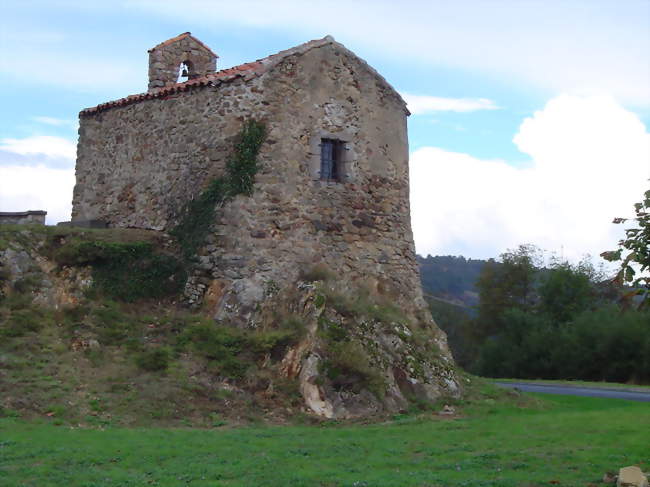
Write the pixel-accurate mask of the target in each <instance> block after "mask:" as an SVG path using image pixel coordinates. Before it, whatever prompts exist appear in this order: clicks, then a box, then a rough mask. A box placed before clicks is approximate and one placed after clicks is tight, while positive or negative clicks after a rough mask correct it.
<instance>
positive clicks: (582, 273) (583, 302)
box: [539, 260, 597, 324]
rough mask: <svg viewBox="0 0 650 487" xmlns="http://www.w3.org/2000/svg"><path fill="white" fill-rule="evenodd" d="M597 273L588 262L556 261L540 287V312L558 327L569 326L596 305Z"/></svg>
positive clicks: (546, 273) (545, 274) (543, 278)
mask: <svg viewBox="0 0 650 487" xmlns="http://www.w3.org/2000/svg"><path fill="white" fill-rule="evenodd" d="M595 277H596V272H595V270H594V268H593V266H592V265H591V263H590V262H589V261H588V260H583V261H582V262H580V263H579V264H578V265H572V264H570V263H569V262H566V261H565V262H554V263H553V264H552V265H551V267H550V268H549V269H548V270H547V271H546V272H545V273H544V275H543V277H542V279H541V281H542V282H541V285H540V286H539V311H540V312H541V313H542V314H545V315H547V316H548V317H550V318H551V319H552V321H553V322H554V323H556V324H561V323H566V322H568V321H570V320H572V319H573V317H574V316H576V315H577V314H579V313H581V312H582V311H585V310H586V309H588V308H590V307H591V305H593V304H594V303H595V302H596V299H597V296H596V287H595V285H594V280H595Z"/></svg>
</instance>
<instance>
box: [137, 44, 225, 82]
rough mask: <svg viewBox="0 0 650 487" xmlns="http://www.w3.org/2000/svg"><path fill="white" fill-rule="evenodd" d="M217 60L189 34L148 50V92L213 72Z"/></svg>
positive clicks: (213, 54) (214, 55) (203, 45)
mask: <svg viewBox="0 0 650 487" xmlns="http://www.w3.org/2000/svg"><path fill="white" fill-rule="evenodd" d="M217 58H218V56H217V55H216V54H215V53H213V52H212V51H211V50H210V48H209V47H208V46H206V45H205V44H203V43H202V42H201V41H200V40H198V39H197V38H196V37H194V36H192V35H191V34H190V33H189V32H185V33H184V34H181V35H179V36H177V37H174V38H172V39H169V40H166V41H165V42H163V43H161V44H158V45H157V46H156V47H154V48H152V49H149V89H150V90H151V89H153V88H161V87H164V86H172V85H174V84H176V83H177V82H178V80H179V77H180V78H185V79H183V81H188V80H192V79H196V78H199V77H201V76H205V75H206V74H209V73H213V72H214V71H216V69H217Z"/></svg>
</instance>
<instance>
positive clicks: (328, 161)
mask: <svg viewBox="0 0 650 487" xmlns="http://www.w3.org/2000/svg"><path fill="white" fill-rule="evenodd" d="M344 144H345V143H344V142H343V141H342V140H336V139H321V143H320V179H321V181H340V178H341V176H342V174H341V173H342V169H343V168H342V160H343V151H344V150H345V147H344Z"/></svg>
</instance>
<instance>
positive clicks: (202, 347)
mask: <svg viewBox="0 0 650 487" xmlns="http://www.w3.org/2000/svg"><path fill="white" fill-rule="evenodd" d="M246 342H247V340H246V337H245V334H244V332H242V331H241V330H239V329H237V328H233V327H228V326H218V325H216V324H214V323H200V324H197V325H193V326H191V327H189V328H188V329H187V330H185V331H184V332H183V333H182V334H181V335H180V336H179V338H178V341H177V344H178V346H179V347H180V348H181V349H182V348H186V347H191V348H192V349H194V350H195V351H196V352H198V353H199V354H200V355H202V356H203V357H205V358H206V359H208V360H209V361H210V362H212V363H213V365H214V366H215V367H216V368H217V369H218V370H219V372H220V373H222V374H223V375H225V376H228V377H232V378H235V379H239V378H242V377H243V376H244V373H245V372H246V368H247V366H246V364H244V363H243V362H242V361H241V360H239V359H238V355H239V354H240V353H241V352H242V350H243V349H244V348H245V346H246Z"/></svg>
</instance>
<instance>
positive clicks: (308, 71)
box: [73, 42, 424, 324]
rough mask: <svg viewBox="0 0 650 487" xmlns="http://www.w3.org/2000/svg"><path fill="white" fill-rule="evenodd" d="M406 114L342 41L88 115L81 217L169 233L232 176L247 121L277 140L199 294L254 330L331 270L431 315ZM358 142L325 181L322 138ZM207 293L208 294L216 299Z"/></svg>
mask: <svg viewBox="0 0 650 487" xmlns="http://www.w3.org/2000/svg"><path fill="white" fill-rule="evenodd" d="M406 114H407V112H406V109H405V107H404V103H403V101H402V100H401V98H399V96H398V95H397V94H396V93H395V91H394V90H393V89H392V88H391V87H390V86H389V85H388V84H386V83H385V81H383V79H381V78H380V77H378V76H377V75H376V73H375V72H374V71H372V70H371V69H370V68H369V67H368V66H367V65H366V64H365V63H364V62H363V61H361V60H359V59H358V58H357V57H356V56H354V55H353V54H352V53H350V52H349V51H347V50H346V49H345V48H343V47H342V46H340V45H339V44H336V43H335V42H329V43H326V44H324V45H322V46H320V47H316V48H313V49H310V50H308V51H306V52H298V53H296V54H294V55H289V56H285V57H284V58H283V59H282V60H281V62H279V63H278V64H276V65H275V66H274V67H273V68H272V69H270V70H269V71H268V72H266V73H264V74H262V75H261V76H259V77H255V78H253V79H250V80H248V81H244V80H243V79H242V78H238V79H236V80H234V81H231V82H230V83H226V84H220V85H218V86H216V87H204V88H197V89H194V90H191V91H187V92H184V93H180V94H177V95H175V96H173V97H169V98H168V99H164V100H163V99H152V100H146V101H142V102H139V103H136V104H132V105H127V106H124V107H118V108H111V109H109V110H106V111H103V112H99V113H97V114H94V115H88V116H83V117H82V118H81V125H80V139H79V149H78V162H77V186H76V187H75V193H74V203H73V204H74V208H73V219H103V220H106V221H107V222H109V223H110V224H111V225H113V226H128V227H142V228H153V229H160V230H168V229H170V228H171V227H172V226H173V225H174V224H175V222H176V219H177V216H178V211H179V209H180V208H181V207H182V205H183V204H184V203H185V202H186V201H187V200H188V199H189V198H192V197H195V196H196V195H197V194H198V193H199V191H200V190H201V189H202V188H203V187H205V185H206V184H207V182H208V181H209V180H210V179H211V178H213V177H214V176H216V175H219V174H220V173H221V172H222V171H223V168H224V163H225V159H226V157H227V155H228V154H229V153H230V152H231V151H232V147H233V142H234V137H235V136H236V134H237V133H238V132H239V131H240V129H241V127H242V123H243V121H244V120H245V118H247V117H253V118H257V119H259V120H262V121H264V122H265V123H266V124H267V128H268V138H267V140H266V142H265V144H264V145H263V147H262V151H261V153H260V158H259V166H260V170H259V172H258V174H257V177H256V185H255V190H254V192H253V195H252V196H251V197H244V196H239V197H237V198H236V199H235V200H234V201H232V202H230V203H228V204H227V205H226V206H225V207H224V208H222V209H221V210H220V212H219V217H218V220H217V221H216V222H215V226H214V233H212V234H211V235H210V237H209V239H208V242H207V245H206V247H205V248H204V249H203V251H202V252H201V254H202V255H200V256H199V259H200V265H199V266H198V268H197V269H196V271H195V274H194V276H192V278H191V279H190V281H189V282H188V286H187V295H188V297H189V299H190V300H191V301H194V303H195V304H198V303H200V302H202V301H203V300H205V305H206V306H208V307H209V308H210V309H211V311H212V313H213V314H214V315H215V316H216V317H217V318H222V319H230V320H232V321H233V322H239V323H242V324H243V323H248V324H251V320H254V315H255V310H256V309H257V305H258V303H259V302H260V301H262V300H264V299H265V297H267V296H268V295H269V294H271V293H272V292H273V290H274V289H276V288H278V287H282V286H283V285H285V284H286V283H289V282H293V281H294V280H295V279H297V278H298V277H299V276H300V274H301V272H305V271H308V270H310V269H311V268H313V267H314V266H315V265H317V264H319V263H321V264H325V265H326V266H328V267H329V268H331V269H333V270H334V271H336V272H337V273H339V274H340V277H341V285H342V286H344V285H345V283H346V282H348V283H352V282H355V283H357V284H358V283H359V281H361V282H364V283H366V284H367V285H368V286H369V287H371V288H373V289H374V290H376V291H378V292H382V293H390V294H391V295H393V296H395V297H396V298H397V299H398V301H400V302H401V304H402V305H404V306H407V307H408V308H410V309H413V310H422V309H424V301H423V299H422V294H421V287H420V282H419V275H418V269H417V263H416V261H415V251H414V245H413V238H412V233H411V226H410V213H409V195H408V142H407V131H406ZM321 137H336V138H339V139H341V140H345V141H346V149H347V151H346V156H345V161H346V163H345V174H346V177H345V178H344V180H343V181H342V182H332V183H327V182H321V181H320V179H319V176H318V160H319V158H318V141H319V139H320V138H321ZM204 294H205V296H204Z"/></svg>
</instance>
